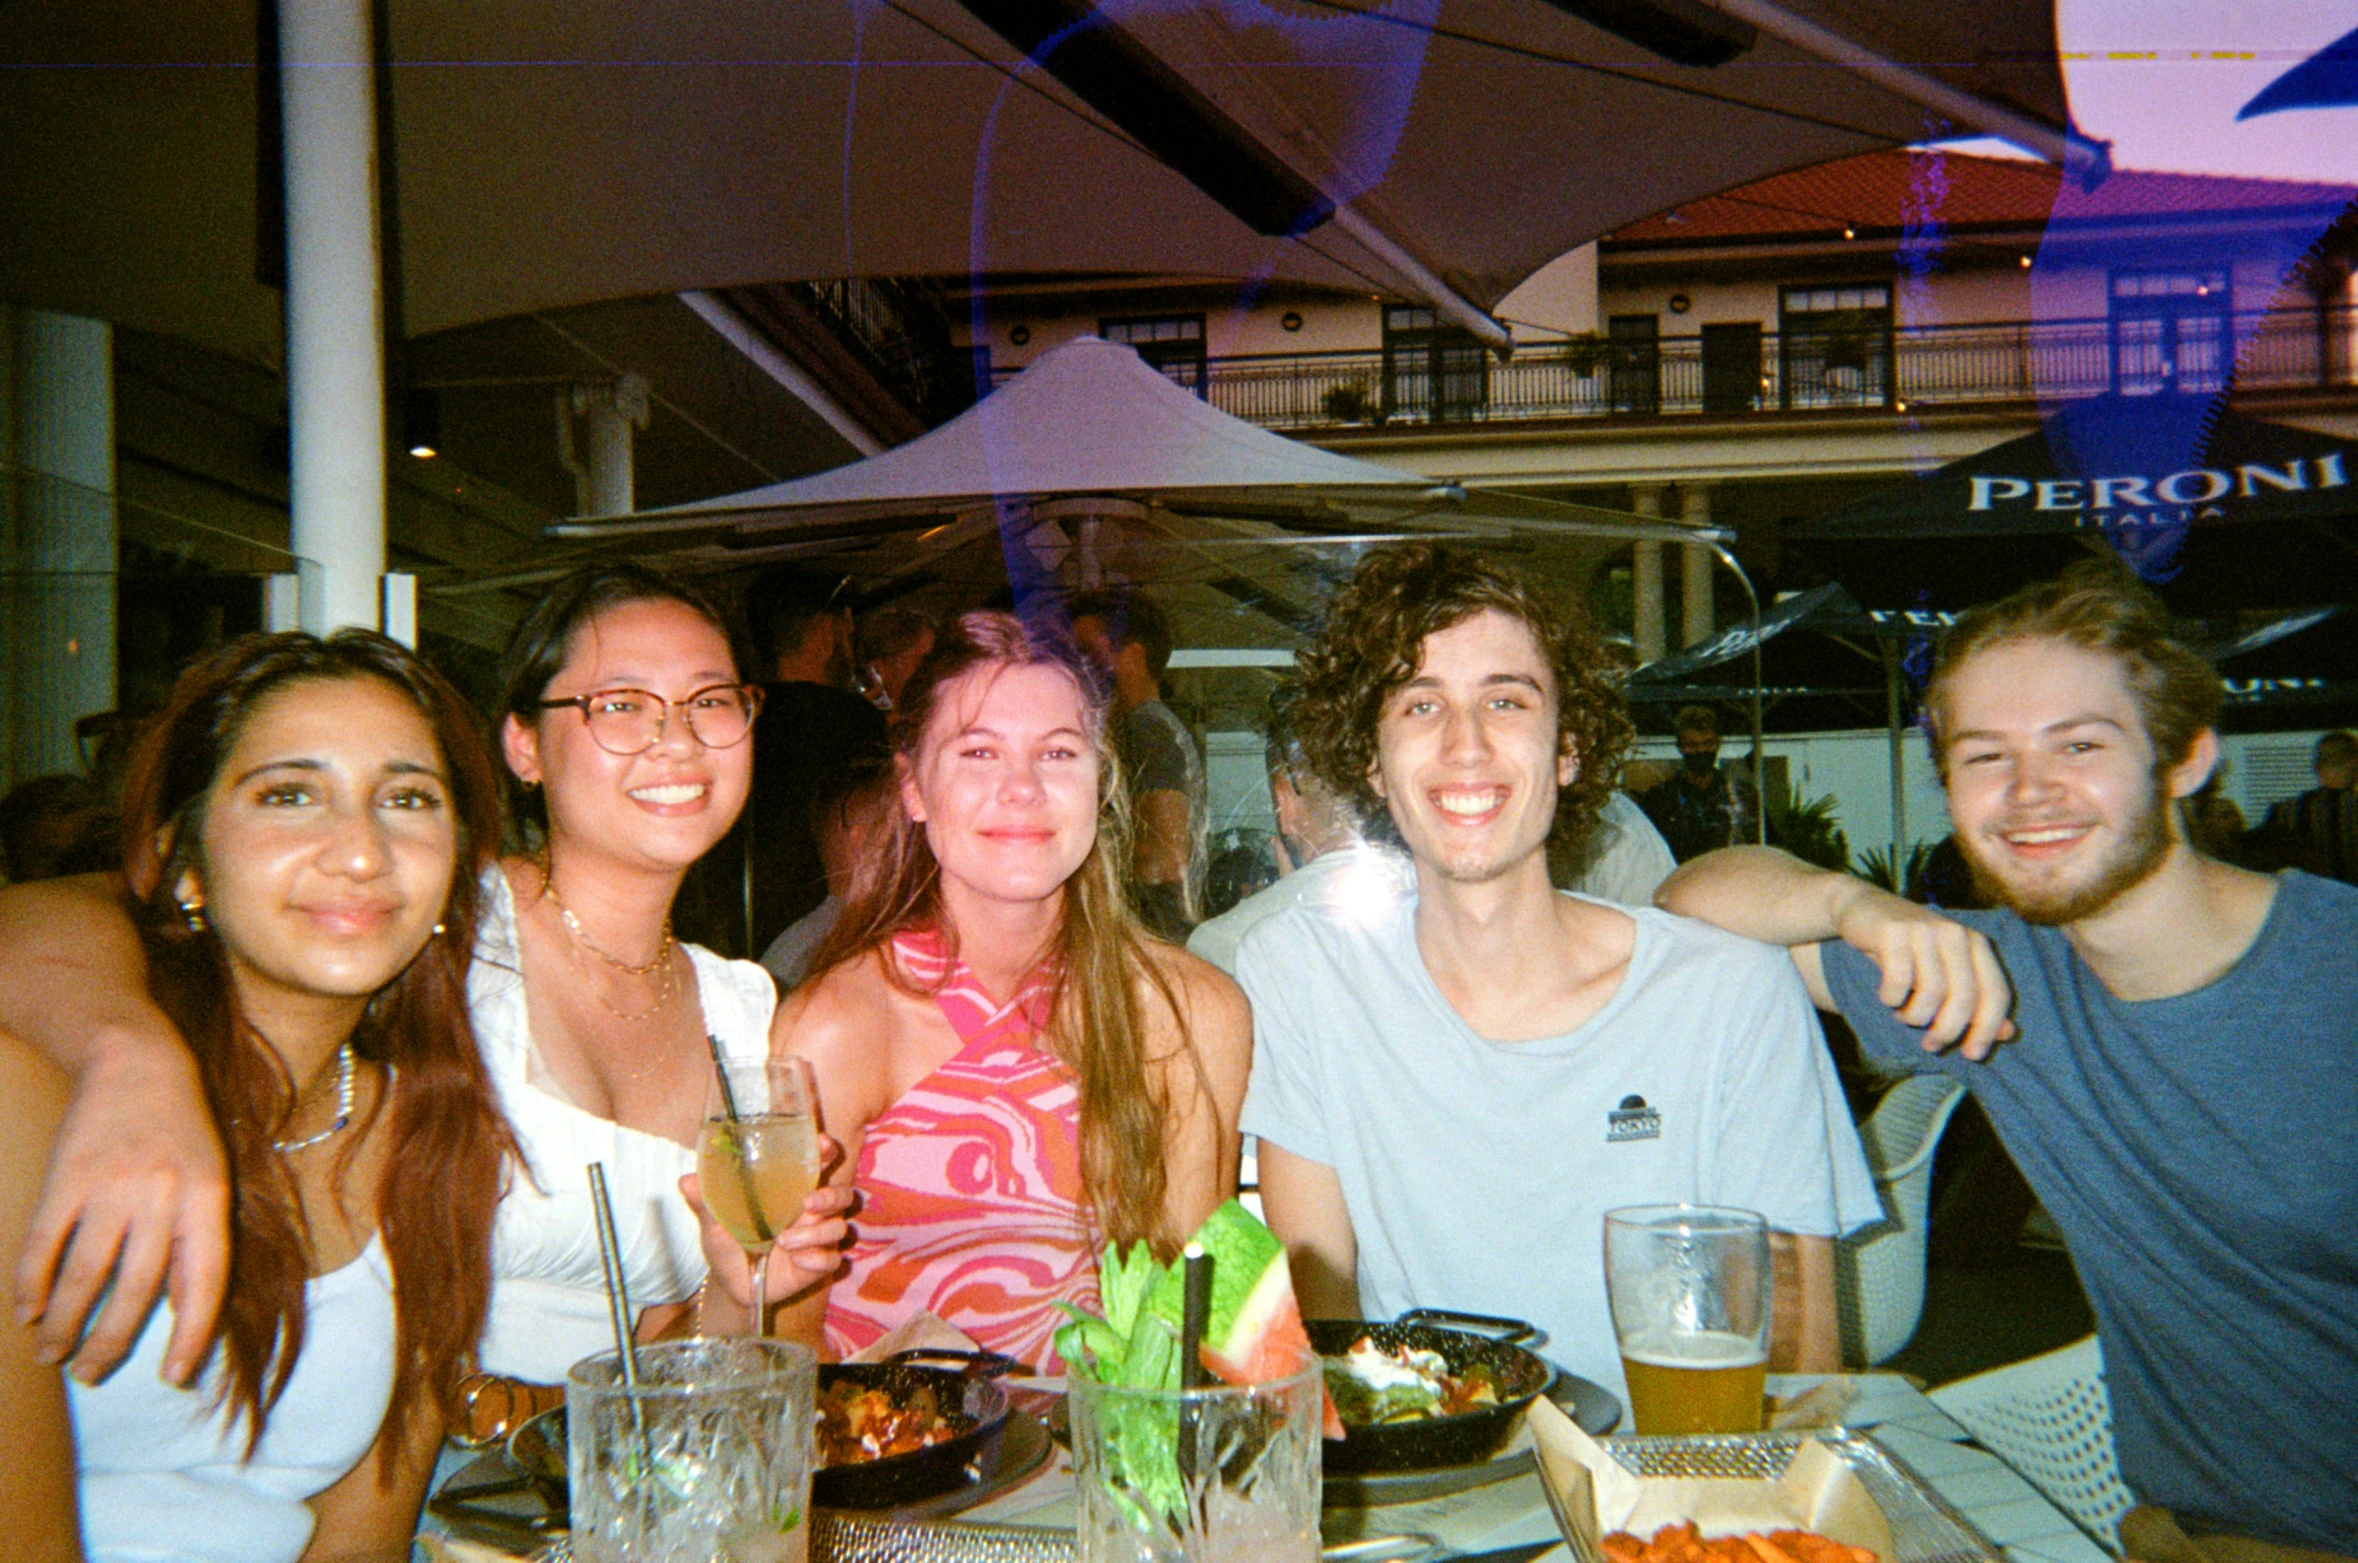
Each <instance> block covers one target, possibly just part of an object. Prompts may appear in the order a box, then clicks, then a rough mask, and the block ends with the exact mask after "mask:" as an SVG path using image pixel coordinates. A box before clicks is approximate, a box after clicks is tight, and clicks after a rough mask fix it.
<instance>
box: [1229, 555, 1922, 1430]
mask: <svg viewBox="0 0 2358 1563" xmlns="http://www.w3.org/2000/svg"><path fill="white" fill-rule="evenodd" d="M1300 660H1301V666H1302V698H1301V701H1300V703H1299V705H1298V706H1297V707H1296V711H1295V716H1296V721H1297V724H1298V727H1299V730H1300V734H1301V738H1302V742H1303V746H1304V748H1305V750H1306V751H1307V754H1308V757H1309V761H1310V763H1311V765H1312V766H1313V767H1315V769H1316V770H1317V772H1318V774H1319V775H1320V776H1321V777H1322V779H1324V780H1325V781H1326V783H1327V784H1328V785H1329V786H1331V787H1333V788H1335V789H1336V790H1337V791H1338V792H1341V793H1344V794H1346V795H1347V796H1350V797H1352V798H1353V799H1354V800H1355V801H1356V802H1357V803H1358V804H1359V806H1360V808H1361V811H1362V813H1363V814H1364V815H1365V817H1366V818H1367V820H1368V821H1369V823H1370V825H1371V827H1374V828H1379V829H1380V828H1383V827H1385V826H1387V825H1388V827H1389V833H1390V834H1392V835H1393V836H1395V837H1396V838H1397V839H1398V841H1399V842H1400V843H1401V844H1403V845H1404V846H1405V847H1406V848H1407V851H1408V854H1409V856H1410V858H1411V860H1412V862H1413V865H1414V870H1415V872H1414V879H1413V883H1412V884H1409V885H1406V886H1404V887H1403V888H1401V889H1400V890H1399V891H1398V892H1397V893H1396V894H1393V895H1391V896H1387V897H1374V896H1371V897H1369V898H1367V900H1366V901H1365V902H1364V903H1363V904H1353V905H1346V906H1341V907H1333V906H1304V907H1298V908H1295V909H1293V910H1290V911H1286V912H1282V913H1279V914H1277V915H1276V916H1273V917H1271V918H1269V919H1267V920H1265V921H1264V922H1262V923H1261V924H1260V925H1259V926H1257V927H1255V928H1254V929H1253V930H1252V932H1251V933H1249V934H1247V935H1246V936H1245V940H1244V944H1243V946H1242V948H1241V949H1240V950H1239V952H1238V957H1237V971H1236V975H1237V978H1238V980H1239V981H1240V982H1241V983H1242V984H1243V985H1244V989H1245V991H1246V993H1247V994H1248V995H1249V996H1250V997H1251V999H1252V1001H1253V1019H1254V1033H1255V1052H1254V1060H1253V1075H1252V1084H1251V1089H1250V1092H1249V1094H1248V1096H1247V1099H1246V1104H1245V1115H1244V1125H1243V1127H1244V1129H1245V1131H1246V1132H1247V1133H1250V1134H1255V1135H1258V1136H1260V1145H1261V1152H1260V1154H1261V1161H1260V1177H1261V1193H1262V1198H1263V1201H1264V1203H1265V1206H1266V1208H1267V1210H1268V1214H1269V1221H1270V1225H1271V1227H1272V1228H1274V1229H1275V1231H1276V1232H1277V1234H1278V1236H1279V1237H1280V1238H1282V1239H1283V1240H1284V1241H1285V1244H1286V1247H1287V1250H1288V1252H1289V1253H1290V1254H1291V1256H1292V1259H1293V1266H1294V1277H1295V1284H1296V1287H1297V1288H1298V1290H1299V1292H1300V1294H1301V1297H1302V1301H1303V1305H1304V1308H1305V1310H1306V1311H1307V1312H1309V1313H1311V1314H1313V1315H1318V1316H1327V1317H1335V1316H1342V1317H1362V1316H1364V1317H1389V1316H1391V1315H1392V1314H1395V1313H1397V1312H1400V1311H1401V1310H1404V1309H1407V1308H1412V1307H1420V1306H1421V1307H1444V1308H1456V1309H1461V1310H1466V1311H1472V1312H1480V1313H1490V1314H1509V1315H1513V1316H1516V1317H1519V1318H1525V1319H1529V1320H1532V1321H1533V1322H1534V1323H1536V1324H1538V1325H1539V1326H1540V1327H1541V1328H1543V1329H1544V1330H1546V1331H1547V1334H1548V1341H1547V1346H1546V1350H1547V1354H1548V1355H1549V1356H1551V1357H1553V1358H1554V1359H1555V1360H1556V1361H1558V1362H1560V1363H1561V1364H1562V1365H1564V1366H1565V1367H1567V1368H1569V1369H1570V1370H1571V1371H1572V1372H1574V1373H1577V1374H1579V1375H1580V1376H1582V1377H1584V1378H1588V1379H1591V1380H1593V1381H1595V1382H1597V1383H1600V1384H1605V1385H1608V1386H1613V1387H1616V1388H1618V1387H1620V1386H1621V1383H1622V1373H1621V1362H1620V1357H1619V1353H1618V1351H1617V1350H1616V1348H1615V1344H1614V1337H1613V1328H1612V1323H1611V1320H1610V1317H1609V1315H1608V1313H1607V1309H1606V1304H1605V1290H1604V1276H1603V1264H1602V1260H1601V1253H1600V1251H1601V1243H1602V1235H1603V1217H1604V1213H1605V1211H1606V1210H1608V1209H1610V1208H1613V1207H1615V1206H1620V1205H1634V1204H1652V1203H1659V1202H1667V1201H1678V1200H1688V1201H1694V1202H1698V1203H1706V1204H1721V1205H1736V1206H1742V1207H1744V1208H1747V1209H1751V1210H1757V1211H1760V1212H1762V1213H1763V1214H1765V1215H1766V1216H1767V1217H1768V1220H1769V1224H1770V1226H1771V1227H1772V1228H1773V1229H1775V1231H1776V1232H1777V1234H1778V1236H1777V1237H1776V1239H1775V1247H1776V1250H1777V1257H1778V1273H1777V1307H1776V1332H1775V1333H1776V1341H1775V1344H1774V1347H1773V1349H1772V1353H1771V1357H1772V1365H1773V1366H1777V1367H1779V1368H1787V1367H1790V1368H1794V1369H1797V1370H1813V1369H1830V1368H1833V1367H1834V1366H1836V1358H1837V1350H1836V1332H1835V1311H1834V1259H1833V1238H1834V1237H1835V1236H1836V1235H1837V1234H1838V1233H1841V1232H1844V1231H1847V1230H1849V1229H1851V1228H1853V1227H1855V1226H1858V1225H1861V1224H1863V1223H1866V1222H1869V1221H1873V1220H1875V1219H1877V1218H1878V1217H1879V1216H1880V1214H1881V1207H1880V1205H1879V1203H1878V1202H1877V1199H1876V1196H1875V1191H1874V1187H1873V1184H1872V1182H1871V1180H1870V1179H1869V1176H1868V1173H1867V1169H1866V1165H1865V1161H1864V1159H1863V1158H1862V1157H1861V1155H1860V1153H1859V1144H1858V1136H1857V1133H1856V1132H1855V1130H1854V1129H1853V1128H1852V1127H1851V1122H1850V1118H1849V1115H1848V1113H1847V1112H1846V1111H1845V1109H1844V1106H1843V1098H1842V1092H1841V1089H1840V1087H1839V1086H1838V1085H1837V1084H1836V1082H1835V1078H1834V1072H1833V1067H1832V1065H1831V1063H1830V1062H1829V1060H1828V1059H1827V1057H1826V1054H1825V1049H1824V1047H1823V1045H1822V1043H1821V1041H1820V1038H1819V1035H1818V1029H1817V1023H1816V1020H1815V1018H1814V1017H1813V1016H1812V1014H1811V1012H1810V1008H1809V1001H1808V998H1807V996H1806V994H1805V993H1804V992H1803V991H1802V988H1801V985H1800V983H1799V981H1798V980H1797V978H1796V976H1795V973H1794V971H1793V968H1792V966H1791V964H1790V962H1788V961H1787V960H1786V959H1785V958H1784V957H1783V956H1782V954H1781V953H1779V952H1777V951H1774V950H1771V949H1769V948H1767V947H1765V946H1761V945H1756V944H1751V943H1748V942H1746V941H1744V940H1741V939H1737V938H1733V937H1731V936H1729V935H1725V934H1722V933H1719V932H1717V931H1716V930H1713V929H1709V928H1705V927H1703V926H1702V925H1700V924H1696V923H1691V922H1686V921H1684V920H1681V919H1678V918H1674V917H1670V916H1668V915H1666V914H1663V913H1660V912H1657V911H1655V910H1654V909H1653V908H1650V907H1648V908H1642V909H1636V910H1632V909H1628V908H1624V907H1617V906H1613V905H1610V904H1608V903H1606V902H1602V901H1596V900H1591V899H1588V898H1586V897H1582V896H1577V895H1569V894H1563V893H1560V892H1558V891H1557V890H1556V889H1555V888H1554V886H1553V885H1552V884H1551V883H1550V880H1549V875H1548V852H1549V846H1550V843H1551V840H1552V841H1554V842H1555V843H1556V844H1557V845H1558V846H1559V847H1563V846H1568V845H1576V844H1577V842H1578V839H1579V838H1580V836H1581V835H1582V834H1583V833H1584V832H1586V831H1587V830H1588V829H1589V828H1590V826H1591V824H1592V822H1593V821H1594V820H1595V819H1596V817H1597V813H1598V809H1599V807H1600V805H1601V804H1602V803H1603V800H1604V799H1605V797H1606V795H1607V794H1608V792H1609V791H1610V790H1611V788H1612V785H1613V780H1614V773H1615V770H1616V767H1617V766H1618V764H1619V761H1620V757H1621V753H1622V750H1623V748H1624V747H1625V746H1626V745H1627V743H1628V741H1629V734H1630V724H1629V718H1628V715H1627V713H1626V712H1625V710H1624V709H1623V707H1622V704H1621V701H1620V699H1619V697H1618V696H1617V695H1616V694H1615V693H1614V692H1613V690H1612V689H1611V687H1610V686H1609V685H1608V683H1607V682H1606V680H1605V677H1604V674H1603V663H1602V661H1601V659H1600V657H1599V656H1598V654H1597V651H1596V648H1595V646H1594V645H1593V644H1592V643H1591V642H1590V640H1589V639H1588V637H1587V636H1586V634H1585V633H1584V632H1582V631H1581V630H1580V629H1579V628H1578V626H1577V625H1576V624H1575V623H1573V622H1571V621H1570V620H1569V619H1568V617H1567V616H1565V615H1563V614H1561V613H1560V612H1559V611H1558V610H1557V609H1556V608H1555V607H1554V606H1553V605H1551V604H1549V603H1547V602H1546V601H1544V600H1543V599H1542V598H1540V597H1539V596H1538V595H1537V594H1536V593H1534V592H1533V591H1532V590H1531V589H1530V588H1528V587H1527V586H1525V585H1524V584H1523V583H1521V582H1520V581H1518V580H1516V579H1515V578H1514V577H1512V576H1510V575H1507V574H1506V573H1504V572H1503V571H1501V570H1499V569H1497V568H1495V567H1493V566H1492V565H1490V564H1489V563H1487V562H1485V561H1484V560H1482V559H1480V558H1478V557H1476V556H1475V555H1473V554H1470V553H1467V552H1464V551H1462V550H1458V549H1454V548H1450V547H1447V546H1444V545H1438V544H1410V545H1405V546H1400V547H1395V548H1390V549H1385V550H1381V551H1379V552H1376V553H1373V554H1371V555H1369V556H1368V558H1367V559H1366V560H1365V561H1364V562H1363V563H1362V564H1361V566H1360V568H1359V570H1358V572H1357V574H1355V575H1354V576H1353V577H1352V579H1351V581H1350V583H1349V584H1348V585H1347V586H1345V587H1344V589H1343V590H1342V591H1341V592H1340V593H1339V594H1338V595H1337V596H1336V598H1335V600H1334V602H1333V604H1332V606H1331V607H1330V609H1329V612H1328V618H1327V623H1326V628H1325V631H1324V634H1323V636H1322V637H1321V639H1320V640H1319V643H1318V644H1317V645H1316V646H1314V647H1312V648H1311V649H1310V650H1308V651H1305V652H1304V653H1303V654H1302V656H1301V659H1300Z"/></svg>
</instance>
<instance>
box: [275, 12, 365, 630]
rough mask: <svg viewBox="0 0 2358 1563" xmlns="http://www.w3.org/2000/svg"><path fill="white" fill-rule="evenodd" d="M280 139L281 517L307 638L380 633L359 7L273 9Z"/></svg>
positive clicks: (362, 26)
mask: <svg viewBox="0 0 2358 1563" xmlns="http://www.w3.org/2000/svg"><path fill="white" fill-rule="evenodd" d="M278 47H279V95H280V100H281V102H282V104H283V105H284V121H285V129H286V203H287V305H286V331H287V421H288V425H289V428H288V434H289V456H290V473H289V484H288V500H289V509H290V511H291V514H292V523H293V539H292V546H293V551H294V554H295V560H296V570H297V573H298V574H299V576H300V578H301V581H302V588H301V590H302V601H301V606H300V610H299V611H300V613H301V618H302V625H303V628H305V629H307V630H310V631H311V632H312V633H314V634H325V633H326V632H327V631H329V630H332V629H336V628H339V627H341V626H343V625H348V624H357V625H362V626H365V627H366V628H369V629H375V628H377V627H378V626H379V622H380V621H379V617H378V614H379V602H378V590H379V587H378V577H380V576H381V575H383V574H384V571H385V345H384V285H383V278H382V273H381V268H380V261H379V250H378V233H377V124H376V77H375V70H376V66H375V61H374V54H373V49H372V45H371V40H370V31H369V7H368V4H367V0H291V3H286V4H282V5H280V6H279V8H278Z"/></svg>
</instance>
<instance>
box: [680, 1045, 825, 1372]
mask: <svg viewBox="0 0 2358 1563" xmlns="http://www.w3.org/2000/svg"><path fill="white" fill-rule="evenodd" d="M707 1093H708V1094H707V1100H706V1102H705V1107H704V1127H703V1129H702V1130H701V1131H700V1132H699V1133H698V1134H697V1137H696V1175H697V1177H698V1178H699V1179H701V1180H702V1181H703V1185H704V1205H705V1208H706V1209H708V1210H710V1211H711V1212H712V1216H713V1219H714V1220H715V1221H718V1222H719V1223H720V1224H721V1225H722V1226H723V1227H725V1228H727V1229H728V1233H729V1235H730V1236H731V1237H733V1238H735V1239H736V1240H737V1241H738V1243H739V1244H740V1245H741V1246H742V1247H743V1248H744V1250H745V1266H746V1269H747V1271H748V1272H749V1278H750V1279H751V1281H752V1283H753V1298H754V1305H753V1333H754V1334H755V1335H759V1334H761V1333H762V1322H763V1320H764V1319H765V1318H766V1317H767V1316H768V1313H769V1309H768V1308H767V1307H766V1306H765V1305H764V1302H765V1300H764V1298H763V1296H762V1291H763V1287H764V1286H765V1284H766V1283H767V1281H768V1271H769V1260H770V1245H771V1241H772V1240H773V1239H774V1238H776V1237H777V1235H778V1234H779V1233H780V1232H783V1231H785V1230H786V1229H787V1228H788V1227H790V1226H792V1225H793V1224H794V1220H795V1218H796V1217H797V1216H799V1215H801V1214H802V1202H803V1201H804V1200H805V1199H807V1198H809V1197H810V1192H811V1190H812V1189H815V1188H817V1187H818V1186H819V1131H818V1126H817V1124H816V1123H815V1122H814V1120H813V1116H812V1111H811V1103H812V1100H813V1095H812V1091H811V1077H810V1065H809V1064H807V1063H806V1062H804V1061H803V1060H802V1059H800V1058H793V1057H785V1056H780V1057H774V1058H746V1059H738V1058H730V1059H724V1060H722V1061H721V1062H720V1063H719V1064H718V1065H717V1066H716V1067H715V1069H714V1072H713V1079H712V1084H711V1085H710V1086H709V1087H708V1088H707Z"/></svg>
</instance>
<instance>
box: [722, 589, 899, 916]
mask: <svg viewBox="0 0 2358 1563" xmlns="http://www.w3.org/2000/svg"><path fill="white" fill-rule="evenodd" d="M844 585H845V583H844V581H843V580H842V578H841V577H834V578H829V577H823V576H815V575H809V574H805V573H803V572H802V571H799V570H795V569H792V568H789V567H785V566H780V567H777V568H774V569H771V570H766V571H764V572H763V573H762V574H760V575H758V576H756V577H755V578H754V579H753V582H752V583H751V584H750V585H749V586H747V588H746V590H745V618H746V622H747V624H748V625H749V626H750V628H751V630H752V633H753V656H754V663H753V665H754V667H755V669H756V670H757V675H756V676H757V678H758V679H759V681H760V683H761V686H762V720H761V725H760V727H759V728H758V729H757V730H756V731H755V733H754V736H753V796H752V801H751V802H750V803H749V804H748V805H747V806H746V810H745V817H744V818H743V819H742V820H740V821H739V822H738V825H737V828H736V829H735V830H734V831H733V832H731V835H730V839H729V841H728V843H727V844H726V845H724V846H723V848H722V849H721V850H720V851H718V852H716V853H714V854H713V857H712V862H711V864H710V866H709V867H708V868H707V869H706V870H705V873H706V874H707V875H709V876H711V878H712V880H713V884H712V885H711V886H710V887H709V889H706V887H703V886H701V885H700V887H699V888H700V890H701V891H703V892H704V893H705V894H707V895H708V896H709V897H710V899H711V901H712V902H713V904H715V905H717V906H719V907H726V908H730V909H732V910H734V909H737V908H744V909H745V911H744V914H743V915H744V916H745V917H746V918H747V920H748V926H747V927H746V929H745V939H746V943H745V945H744V952H745V953H746V954H747V955H754V954H758V953H759V952H761V951H763V950H766V949H768V948H769V947H770V943H771V941H773V940H775V939H776V938H777V937H778V935H779V934H780V933H782V932H784V931H785V929H786V925H787V924H789V923H792V922H794V921H795V920H796V919H797V918H800V917H802V916H804V915H805V914H807V913H808V912H810V911H811V910H812V909H813V908H814V907H816V906H817V905H818V904H819V903H820V902H821V901H824V900H825V899H827V865H826V863H825V862H824V861H823V860H822V859H821V858H820V856H819V841H818V836H817V834H816V833H815V832H814V831H813V830H812V828H811V820H812V814H811V801H812V799H814V798H815V797H817V795H818V794H819V793H820V792H821V791H822V790H823V789H825V788H827V787H830V786H833V785H835V784H836V783H837V782H838V781H840V779H841V778H842V777H843V776H844V775H845V774H847V773H848V772H850V771H852V770H853V769H855V768H856V767H859V766H863V765H872V764H876V763H880V762H881V761H883V760H884V758H885V754H886V750H885V741H884V713H883V712H881V711H879V710H878V709H876V707H875V706H874V705H872V704H870V703H869V702H868V701H866V700H863V699H861V698H860V696H859V695H858V694H856V693H855V692H854V690H853V683H852V611H851V608H850V605H849V604H848V603H846V602H845V601H844V600H843V594H844ZM740 872H742V874H743V875H744V876H745V877H744V878H742V879H740V878H739V877H738V876H739V873H740Z"/></svg>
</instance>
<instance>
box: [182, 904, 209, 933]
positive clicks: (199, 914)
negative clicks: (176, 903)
mask: <svg viewBox="0 0 2358 1563" xmlns="http://www.w3.org/2000/svg"><path fill="white" fill-rule="evenodd" d="M180 925H181V926H182V927H184V928H186V929H187V930H188V931H189V932H190V933H203V932H204V931H205V929H206V927H207V924H206V922H205V903H204V902H202V901H183V902H181V903H180Z"/></svg>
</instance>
